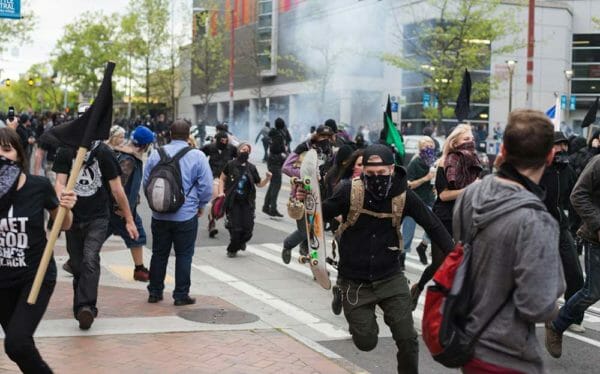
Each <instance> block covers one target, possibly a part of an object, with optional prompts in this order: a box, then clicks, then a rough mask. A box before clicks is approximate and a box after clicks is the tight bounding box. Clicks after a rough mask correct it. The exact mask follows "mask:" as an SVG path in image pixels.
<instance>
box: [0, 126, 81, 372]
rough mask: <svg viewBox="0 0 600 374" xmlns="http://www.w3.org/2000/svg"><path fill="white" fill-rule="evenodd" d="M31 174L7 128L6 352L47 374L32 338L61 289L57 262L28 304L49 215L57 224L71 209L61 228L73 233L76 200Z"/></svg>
mask: <svg viewBox="0 0 600 374" xmlns="http://www.w3.org/2000/svg"><path fill="white" fill-rule="evenodd" d="M26 170H27V155H26V153H25V151H24V150H23V147H22V145H21V141H20V139H19V135H18V134H17V133H16V132H15V131H14V130H12V129H10V128H8V127H5V128H2V129H0V179H1V180H2V182H3V183H2V186H1V187H0V238H1V239H2V245H0V300H2V302H0V325H2V329H3V330H4V335H5V337H4V350H5V352H6V354H7V356H8V357H9V358H10V359H11V360H12V361H14V362H15V363H16V364H17V365H18V366H19V369H21V371H22V372H23V373H36V374H38V373H39V374H44V373H52V370H51V369H50V367H49V366H48V364H47V363H46V362H45V361H44V360H43V358H42V356H41V355H40V352H39V351H38V350H37V348H36V346H35V342H34V340H33V334H34V333H35V330H36V328H37V326H38V324H39V323H40V321H41V319H42V317H43V315H44V313H45V311H46V308H47V307H48V303H49V302H50V297H51V296H52V293H53V291H54V287H55V285H56V262H55V261H54V257H52V258H51V259H50V263H49V265H48V270H47V271H46V276H45V278H44V280H43V282H42V285H41V288H40V293H39V295H38V298H37V302H36V303H35V304H34V305H29V304H28V303H27V297H28V296H29V291H30V290H31V287H32V285H33V279H34V278H35V274H36V272H37V269H38V266H39V263H40V260H41V258H42V253H43V251H44V248H45V246H46V231H45V225H44V211H48V212H49V213H50V216H51V217H52V219H54V218H55V217H56V214H57V213H58V206H59V205H60V206H62V207H64V208H66V209H67V214H66V215H65V219H64V221H63V224H62V227H61V229H62V230H68V229H69V228H70V227H71V223H72V222H73V214H72V213H71V209H73V207H74V206H75V203H76V201H77V196H76V194H75V192H73V191H66V190H65V191H62V193H61V194H60V199H59V198H57V195H56V192H55V191H54V188H52V185H51V184H50V181H49V180H48V179H47V178H45V177H41V176H34V175H31V174H28V173H27V172H26Z"/></svg>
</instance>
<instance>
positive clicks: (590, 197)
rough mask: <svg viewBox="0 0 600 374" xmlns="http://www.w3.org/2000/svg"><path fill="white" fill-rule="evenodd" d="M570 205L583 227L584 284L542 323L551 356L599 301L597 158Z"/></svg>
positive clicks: (557, 354) (599, 174) (599, 172)
mask: <svg viewBox="0 0 600 374" xmlns="http://www.w3.org/2000/svg"><path fill="white" fill-rule="evenodd" d="M571 204H573V208H575V210H576V211H577V214H578V215H579V217H580V218H581V220H582V222H583V225H582V226H581V228H580V229H579V231H578V235H579V236H580V237H581V238H582V239H583V243H584V251H585V257H584V259H585V275H586V278H585V282H584V285H583V288H581V289H580V290H579V291H577V293H575V295H573V296H571V297H570V298H569V299H567V301H566V302H565V305H563V307H562V308H560V312H559V314H558V317H557V318H555V319H554V320H553V321H551V322H548V323H546V349H547V350H548V352H549V353H550V355H551V356H552V357H555V358H559V357H560V356H561V355H562V336H563V333H564V332H565V330H567V328H569V326H571V325H572V324H574V323H579V322H580V321H582V320H583V316H584V314H585V311H586V310H587V309H588V308H589V307H590V306H592V305H594V304H595V303H596V302H597V301H598V300H600V156H598V155H597V156H594V157H593V158H592V159H591V160H590V161H589V162H588V164H587V166H586V167H585V169H583V172H582V173H581V176H580V177H579V179H578V180H577V184H575V187H574V188H573V192H572V193H571Z"/></svg>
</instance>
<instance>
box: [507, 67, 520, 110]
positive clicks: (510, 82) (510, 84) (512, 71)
mask: <svg viewBox="0 0 600 374" xmlns="http://www.w3.org/2000/svg"><path fill="white" fill-rule="evenodd" d="M516 64H517V61H515V60H508V61H506V66H507V67H508V113H510V112H512V95H513V75H514V74H515V65H516Z"/></svg>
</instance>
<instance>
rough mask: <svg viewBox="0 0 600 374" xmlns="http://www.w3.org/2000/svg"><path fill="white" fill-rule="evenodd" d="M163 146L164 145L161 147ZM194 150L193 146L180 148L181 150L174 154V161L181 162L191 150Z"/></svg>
mask: <svg viewBox="0 0 600 374" xmlns="http://www.w3.org/2000/svg"><path fill="white" fill-rule="evenodd" d="M161 148H162V147H161ZM191 150H192V147H184V148H182V149H180V150H179V152H177V153H175V155H174V156H173V162H179V160H181V159H182V158H183V156H185V155H186V154H187V153H188V152H189V151H191Z"/></svg>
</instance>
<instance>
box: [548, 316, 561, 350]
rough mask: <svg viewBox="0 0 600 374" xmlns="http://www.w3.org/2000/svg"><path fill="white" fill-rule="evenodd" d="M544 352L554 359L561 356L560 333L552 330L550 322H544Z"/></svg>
mask: <svg viewBox="0 0 600 374" xmlns="http://www.w3.org/2000/svg"><path fill="white" fill-rule="evenodd" d="M546 350H547V351H548V353H550V356H552V357H554V358H559V357H560V356H561V355H562V333H561V332H558V331H556V329H554V326H552V322H546Z"/></svg>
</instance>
